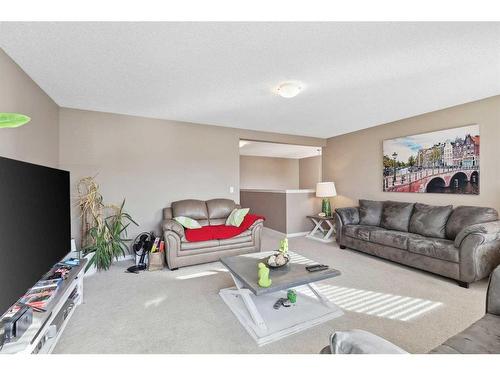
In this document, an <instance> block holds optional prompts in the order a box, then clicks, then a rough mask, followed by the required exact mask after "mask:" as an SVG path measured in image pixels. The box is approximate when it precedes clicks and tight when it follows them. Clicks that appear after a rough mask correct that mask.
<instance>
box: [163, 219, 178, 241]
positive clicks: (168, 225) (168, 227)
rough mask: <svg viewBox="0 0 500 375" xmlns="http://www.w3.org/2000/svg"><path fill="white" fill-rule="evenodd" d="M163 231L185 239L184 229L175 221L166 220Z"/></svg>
mask: <svg viewBox="0 0 500 375" xmlns="http://www.w3.org/2000/svg"><path fill="white" fill-rule="evenodd" d="M161 227H162V229H163V231H172V232H175V233H176V234H177V235H178V236H179V237H180V238H183V237H184V227H183V226H182V225H180V224H179V223H178V222H177V221H175V220H173V219H165V220H163V223H162V225H161Z"/></svg>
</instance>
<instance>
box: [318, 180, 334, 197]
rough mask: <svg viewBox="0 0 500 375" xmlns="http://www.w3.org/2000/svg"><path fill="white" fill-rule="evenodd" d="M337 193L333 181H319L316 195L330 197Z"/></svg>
mask: <svg viewBox="0 0 500 375" xmlns="http://www.w3.org/2000/svg"><path fill="white" fill-rule="evenodd" d="M336 195H337V191H336V190H335V184H334V183H333V182H318V183H317V184H316V196H317V197H319V198H329V197H334V196H336Z"/></svg>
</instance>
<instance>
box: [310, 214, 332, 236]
mask: <svg viewBox="0 0 500 375" xmlns="http://www.w3.org/2000/svg"><path fill="white" fill-rule="evenodd" d="M307 217H308V218H309V219H311V221H312V222H313V223H314V229H313V230H312V231H311V232H310V233H309V234H308V235H306V237H307V238H311V239H313V240H316V241H321V242H333V241H335V239H334V238H333V237H332V234H334V233H335V218H334V217H333V216H318V215H309V216H307ZM324 225H326V228H325V226H324Z"/></svg>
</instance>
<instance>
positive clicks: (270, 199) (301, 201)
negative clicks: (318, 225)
mask: <svg viewBox="0 0 500 375" xmlns="http://www.w3.org/2000/svg"><path fill="white" fill-rule="evenodd" d="M240 197H241V205H242V207H249V208H250V211H251V212H253V213H256V214H259V215H263V216H265V218H266V220H265V222H264V226H265V227H266V228H270V229H273V230H276V231H278V232H281V233H283V234H294V233H303V232H309V231H310V230H311V229H312V228H313V225H312V222H311V220H309V219H308V218H307V215H314V214H316V213H318V212H319V211H321V199H319V198H316V194H315V193H314V192H311V191H304V192H297V191H293V192H285V191H280V192H277V191H274V192H273V191H244V190H242V191H241V193H240Z"/></svg>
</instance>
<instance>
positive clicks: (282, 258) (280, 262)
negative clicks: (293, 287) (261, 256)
mask: <svg viewBox="0 0 500 375" xmlns="http://www.w3.org/2000/svg"><path fill="white" fill-rule="evenodd" d="M288 262H290V256H289V255H288V254H282V253H280V252H279V251H278V252H276V253H275V254H273V255H271V256H270V257H269V258H267V259H266V264H267V266H269V268H281V267H284V266H286V265H287V264H288Z"/></svg>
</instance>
